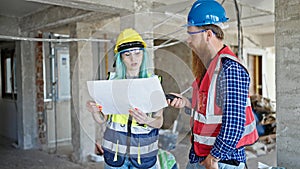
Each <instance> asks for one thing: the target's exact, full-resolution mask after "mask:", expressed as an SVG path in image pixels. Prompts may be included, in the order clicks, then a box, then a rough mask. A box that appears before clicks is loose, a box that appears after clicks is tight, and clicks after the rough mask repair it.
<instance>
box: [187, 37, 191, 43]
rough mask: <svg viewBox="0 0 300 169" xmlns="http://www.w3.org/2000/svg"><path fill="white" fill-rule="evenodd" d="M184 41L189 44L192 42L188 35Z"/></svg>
mask: <svg viewBox="0 0 300 169" xmlns="http://www.w3.org/2000/svg"><path fill="white" fill-rule="evenodd" d="M186 42H187V43H188V44H190V43H191V42H192V38H191V36H189V37H188V38H187V39H186Z"/></svg>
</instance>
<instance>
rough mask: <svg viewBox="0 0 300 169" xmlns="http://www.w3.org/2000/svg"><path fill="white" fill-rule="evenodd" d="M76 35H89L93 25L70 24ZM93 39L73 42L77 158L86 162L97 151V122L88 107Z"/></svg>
mask: <svg viewBox="0 0 300 169" xmlns="http://www.w3.org/2000/svg"><path fill="white" fill-rule="evenodd" d="M70 32H71V33H70V34H71V37H72V38H88V37H90V35H91V33H92V29H91V26H90V25H89V24H84V23H76V24H73V25H71V26H70ZM91 46H92V45H91V43H90V42H73V43H71V44H70V69H71V92H72V93H71V95H72V100H71V121H72V127H71V128H72V145H73V150H74V153H73V160H74V161H75V162H78V163H86V162H87V160H88V155H89V154H90V153H94V145H95V122H94V119H93V118H92V115H91V113H90V112H88V111H87V109H86V102H87V100H89V99H90V96H89V94H88V90H87V85H86V82H87V81H88V80H92V78H93V72H96V70H97V68H94V67H93V55H92V48H91Z"/></svg>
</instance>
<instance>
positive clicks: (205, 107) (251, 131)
mask: <svg viewBox="0 0 300 169" xmlns="http://www.w3.org/2000/svg"><path fill="white" fill-rule="evenodd" d="M224 57H227V58H229V59H232V60H234V61H236V62H238V63H239V64H241V63H240V61H239V60H238V58H237V57H236V56H235V55H234V54H233V53H232V52H231V51H230V50H229V48H228V47H225V48H224V49H223V50H222V51H221V53H219V54H218V55H217V56H216V57H215V58H214V59H213V60H212V61H211V63H210V65H209V67H208V69H207V72H206V74H205V76H204V78H203V79H202V82H201V84H200V87H199V88H198V85H197V84H199V79H197V80H196V81H195V82H194V83H193V89H194V91H193V99H192V107H193V108H196V111H194V113H195V114H193V118H194V122H193V123H194V126H193V136H194V137H193V138H194V140H193V142H194V149H195V152H196V154H197V155H198V156H207V155H208V154H209V153H210V150H211V149H212V147H213V145H214V143H215V140H216V137H217V136H218V134H219V132H220V129H221V125H222V109H221V108H220V107H219V106H218V105H217V104H216V84H217V77H218V74H219V71H220V68H221V64H222V62H221V59H222V58H224ZM241 65H242V64H241ZM245 69H246V68H245ZM196 105H197V106H196ZM245 113H246V122H245V130H244V133H243V135H242V138H241V139H240V140H239V142H238V144H237V145H236V148H240V147H242V146H245V145H251V144H253V143H255V142H256V140H257V139H258V133H257V130H256V123H255V118H254V115H253V112H252V108H251V102H250V97H249V96H248V98H247V105H246V110H245Z"/></svg>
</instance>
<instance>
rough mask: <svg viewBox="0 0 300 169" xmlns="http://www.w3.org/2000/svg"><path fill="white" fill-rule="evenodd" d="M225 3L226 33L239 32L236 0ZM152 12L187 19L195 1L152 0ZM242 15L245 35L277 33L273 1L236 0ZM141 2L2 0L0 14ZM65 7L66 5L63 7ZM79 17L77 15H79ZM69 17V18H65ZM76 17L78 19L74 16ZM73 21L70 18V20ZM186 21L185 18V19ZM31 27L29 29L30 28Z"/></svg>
mask: <svg viewBox="0 0 300 169" xmlns="http://www.w3.org/2000/svg"><path fill="white" fill-rule="evenodd" d="M217 1H218V2H220V3H222V4H223V6H224V7H225V9H226V12H227V15H228V17H229V18H230V21H229V22H228V25H229V29H228V30H226V31H227V32H232V33H234V32H237V10H236V6H235V0H217ZM151 2H153V3H152V4H153V5H152V7H153V8H152V11H153V12H159V13H165V14H168V15H170V14H172V15H174V16H179V17H181V18H186V16H187V14H188V11H189V9H190V7H191V5H192V4H193V2H194V0H192V1H191V0H189V1H187V0H164V1H162V0H152V1H150V3H151ZM236 2H237V4H238V6H239V13H240V16H241V26H242V30H243V33H244V34H246V35H247V34H251V35H254V36H260V37H263V36H274V30H275V28H274V0H251V1H249V0H237V1H236ZM138 3H149V1H144V2H141V1H137V0H121V1H118V0H101V1H99V0H1V5H0V15H3V16H9V17H16V18H26V16H28V15H31V14H34V13H36V12H39V11H42V10H44V9H46V8H51V7H53V6H55V7H65V8H70V9H78V10H83V11H85V12H82V11H81V13H82V15H84V16H89V15H92V13H93V12H98V13H99V12H100V13H101V15H103V16H105V15H106V16H111V15H114V14H118V15H124V14H125V15H126V13H130V12H134V11H138V10H137V8H138V5H137V4H138ZM62 9H63V8H62ZM77 17H78V16H77ZM64 19H65V20H66V18H64ZM74 19H76V18H74ZM69 20H70V19H69ZM183 22H185V19H184V20H183ZM28 29H30V28H28Z"/></svg>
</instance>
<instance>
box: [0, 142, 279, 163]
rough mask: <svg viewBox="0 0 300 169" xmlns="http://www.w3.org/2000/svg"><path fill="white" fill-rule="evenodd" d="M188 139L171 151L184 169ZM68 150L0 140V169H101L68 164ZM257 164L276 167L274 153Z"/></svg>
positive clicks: (249, 161)
mask: <svg viewBox="0 0 300 169" xmlns="http://www.w3.org/2000/svg"><path fill="white" fill-rule="evenodd" d="M189 147H190V144H189V139H188V137H183V139H182V140H181V141H180V142H179V143H178V144H177V145H176V148H175V149H174V150H172V151H171V152H172V154H174V156H175V157H176V160H177V163H178V164H179V167H180V168H185V166H186V163H187V162H188V158H187V154H188V151H189ZM70 153H71V152H70V149H69V148H68V147H64V148H63V147H60V148H59V149H58V151H57V153H55V154H49V153H46V152H43V151H40V150H20V149H16V148H14V147H13V146H12V144H11V143H10V142H9V141H7V140H3V139H0V168H1V169H102V168H103V163H102V162H100V163H94V162H90V163H88V164H87V165H85V166H82V165H79V164H75V163H72V162H70V158H69V157H70ZM258 162H262V163H264V164H267V165H270V166H276V151H273V152H271V153H269V154H267V155H264V156H260V157H258V158H253V159H250V160H248V168H249V169H257V166H258Z"/></svg>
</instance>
